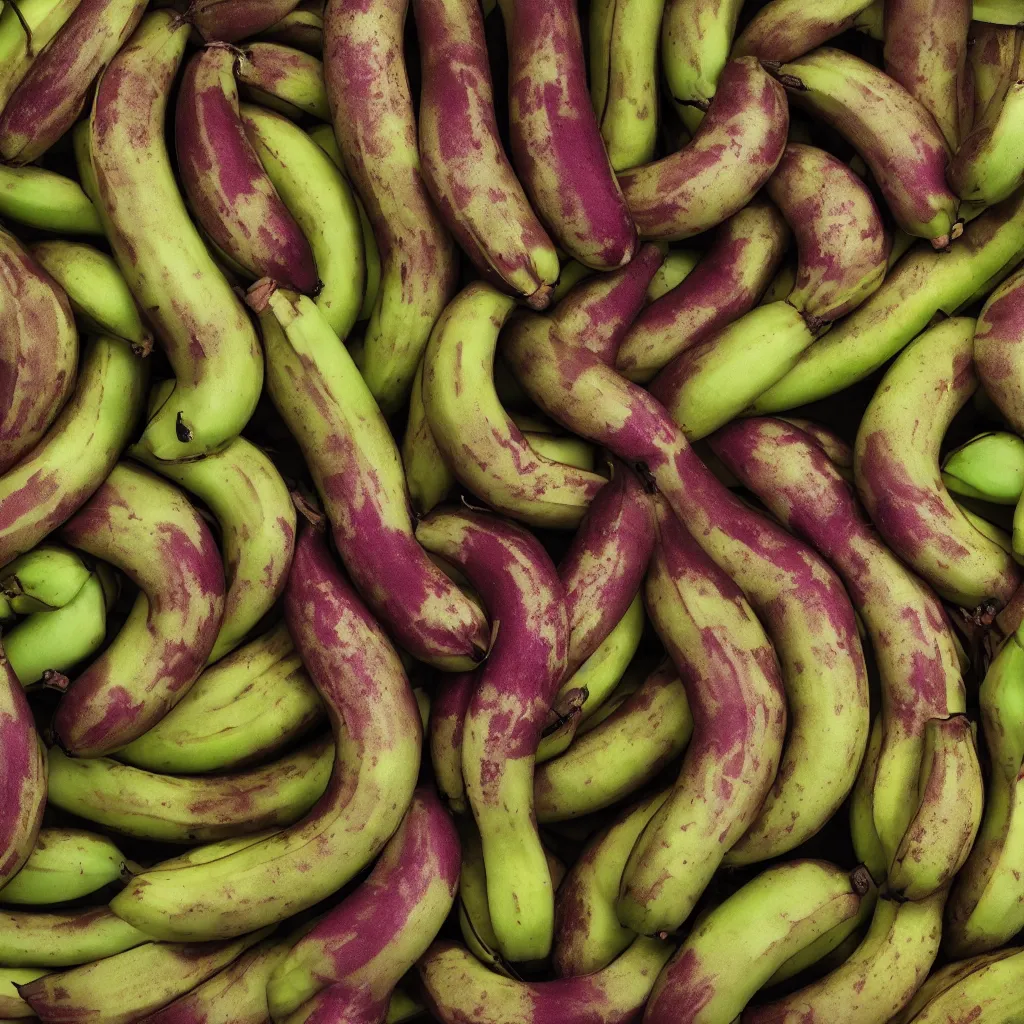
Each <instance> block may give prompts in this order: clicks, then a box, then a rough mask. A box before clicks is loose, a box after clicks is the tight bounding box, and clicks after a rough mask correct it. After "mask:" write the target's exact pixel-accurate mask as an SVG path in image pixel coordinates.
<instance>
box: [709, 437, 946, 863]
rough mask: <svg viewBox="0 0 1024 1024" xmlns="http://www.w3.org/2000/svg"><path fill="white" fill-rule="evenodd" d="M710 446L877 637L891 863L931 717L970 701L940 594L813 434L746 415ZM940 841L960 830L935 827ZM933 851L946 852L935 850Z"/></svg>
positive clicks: (877, 800)
mask: <svg viewBox="0 0 1024 1024" xmlns="http://www.w3.org/2000/svg"><path fill="white" fill-rule="evenodd" d="M712 448H713V450H714V451H715V453H716V454H717V455H718V457H719V458H720V459H722V461H723V462H724V463H725V464H726V466H727V467H728V468H729V469H730V470H731V471H732V472H733V473H735V475H736V476H737V478H738V479H739V480H740V482H741V483H742V484H743V485H744V486H745V487H747V488H748V489H749V490H751V491H753V493H754V494H755V495H756V496H757V497H758V498H760V499H761V500H762V501H763V502H764V503H765V504H766V505H767V507H768V509H769V511H771V512H772V513H773V514H775V515H777V516H778V517H779V519H780V520H781V521H782V523H783V524H784V525H786V526H787V527H789V528H790V529H792V530H793V531H794V532H796V533H797V534H799V535H801V536H803V537H805V538H806V539H807V540H808V541H809V542H810V543H812V544H813V545H814V547H816V548H817V549H818V551H819V552H820V553H821V554H822V555H823V556H824V557H825V558H826V559H828V561H829V563H830V564H831V565H833V566H834V567H835V569H836V571H837V572H838V574H839V575H840V577H841V578H842V579H843V582H844V583H845V584H846V587H847V591H848V592H849V594H850V597H851V600H852V602H853V604H854V607H855V608H856V610H857V611H858V612H859V613H860V615H861V618H862V619H863V621H864V625H865V627H866V629H867V633H868V636H869V638H870V640H871V645H872V648H873V653H874V659H875V663H876V665H877V667H878V673H879V682H880V687H881V695H882V701H881V704H882V722H883V725H882V731H883V735H882V746H881V750H880V752H879V763H878V769H877V775H876V778H875V781H874V785H873V807H872V817H873V819H874V825H875V829H876V831H877V833H878V837H879V839H880V841H881V844H882V847H883V849H884V851H885V861H886V867H888V865H889V864H890V863H891V862H892V858H893V856H894V855H895V852H896V849H897V847H898V846H899V844H900V842H901V841H902V839H903V836H904V834H905V833H906V831H907V826H908V825H909V823H910V819H911V817H912V816H913V814H914V811H915V809H916V804H915V799H914V796H915V792H916V789H917V781H918V777H919V772H920V766H921V757H922V751H923V749H924V733H925V728H926V725H927V722H928V721H929V720H930V719H933V718H945V717H948V716H950V715H956V714H960V713H962V712H963V711H964V710H965V707H966V705H965V700H966V698H965V693H964V682H963V679H962V677H961V673H960V664H959V657H958V654H957V649H956V646H955V644H954V642H953V637H952V633H951V630H950V627H949V623H948V620H947V619H946V616H945V612H944V611H943V608H942V605H941V603H940V602H939V600H938V598H937V597H936V596H935V594H934V593H933V592H932V591H931V590H930V589H929V588H928V587H927V586H926V585H925V584H924V583H923V582H922V581H921V580H919V579H918V578H917V577H915V576H913V575H911V574H910V573H909V572H908V571H907V569H906V568H904V566H903V565H902V564H901V563H900V562H899V561H897V559H896V557H895V556H894V555H893V554H892V552H891V551H890V550H889V549H888V548H887V547H885V546H884V545H883V544H882V543H881V541H880V540H879V538H878V535H877V534H876V533H875V532H874V530H873V529H872V528H871V526H870V525H869V523H868V522H867V520H866V518H865V516H864V514H863V512H862V511H861V510H860V508H859V507H858V506H857V504H856V502H855V499H854V495H853V492H852V489H851V488H850V486H849V485H848V484H847V483H846V481H845V480H843V478H842V477H841V476H840V475H839V472H838V470H837V469H836V468H835V467H834V466H833V465H832V463H831V462H830V461H829V459H828V457H827V455H826V454H825V451H824V449H823V448H821V447H820V446H819V445H818V444H817V443H816V442H815V441H814V440H813V438H811V437H810V435H806V434H803V433H802V432H801V431H800V430H799V429H798V428H796V427H794V426H792V425H791V424H788V423H785V422H784V421H782V420H773V419H752V420H740V421H737V422H735V423H733V424H730V426H729V427H727V428H725V429H724V430H722V431H720V432H719V433H718V434H716V435H715V437H714V439H713V441H712ZM929 841H930V842H933V843H935V844H936V846H938V845H939V844H940V843H942V844H945V843H953V844H954V845H957V848H959V840H958V837H956V836H952V835H948V834H941V835H933V836H930V837H929ZM934 855H935V856H936V858H938V857H940V856H941V854H940V852H939V851H938V850H936V851H934Z"/></svg>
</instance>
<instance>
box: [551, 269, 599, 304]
mask: <svg viewBox="0 0 1024 1024" xmlns="http://www.w3.org/2000/svg"><path fill="white" fill-rule="evenodd" d="M594 274H595V271H594V270H593V268H591V267H587V266H584V265H583V264H582V263H580V261H579V260H573V259H569V260H566V261H565V262H564V263H563V264H562V266H561V269H560V271H559V274H558V280H557V281H556V282H555V290H554V291H553V292H552V293H551V301H552V302H556V303H557V302H561V301H562V299H564V298H565V296H566V295H567V294H568V293H569V292H570V291H571V290H572V289H573V288H575V287H576V285H578V284H579V283H580V282H581V281H585V280H586V279H587V278H588V277H593V276H594Z"/></svg>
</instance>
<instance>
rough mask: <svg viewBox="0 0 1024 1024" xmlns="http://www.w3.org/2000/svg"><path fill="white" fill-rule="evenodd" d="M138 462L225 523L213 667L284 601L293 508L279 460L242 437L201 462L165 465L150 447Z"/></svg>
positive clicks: (138, 451)
mask: <svg viewBox="0 0 1024 1024" xmlns="http://www.w3.org/2000/svg"><path fill="white" fill-rule="evenodd" d="M132 454H133V455H134V456H135V458H137V459H139V461H140V462H143V463H145V464H146V465H148V466H149V467H150V468H151V469H154V470H156V472H158V473H160V474H161V475H163V476H165V477H167V479H168V480H171V481H173V482H174V483H176V484H178V485H180V486H181V487H184V488H186V489H187V490H188V491H190V492H191V493H192V494H195V495H196V496H197V497H199V498H201V499H202V501H203V502H204V504H205V505H206V507H207V508H208V509H209V510H210V511H211V512H212V513H213V514H214V516H215V517H216V519H217V523H218V525H219V526H220V544H221V548H222V550H223V554H224V575H225V583H226V587H227V591H226V593H225V596H224V617H223V619H222V620H221V623H220V632H219V633H218V634H217V640H216V642H215V643H214V645H213V650H212V651H211V652H210V656H209V658H208V660H207V663H208V664H209V663H212V662H215V661H219V660H220V659H221V658H222V657H224V655H225V654H228V653H229V652H230V651H233V650H234V649H235V648H236V647H237V646H238V645H239V644H240V643H242V641H243V640H244V639H245V637H246V636H247V634H248V633H249V632H250V631H251V630H252V629H253V628H254V627H255V626H256V624H257V623H258V622H259V621H260V619H262V618H263V616H264V615H265V614H266V613H267V612H268V611H270V609H271V607H272V606H273V605H274V603H275V602H276V601H277V599H278V598H279V597H280V596H281V593H282V591H283V590H284V584H285V580H286V579H287V577H288V569H289V567H290V566H291V561H292V549H293V547H294V546H295V506H294V505H293V504H292V499H291V495H290V494H289V492H288V486H287V485H286V484H285V482H284V480H282V479H281V474H280V473H279V472H278V471H277V469H276V467H275V466H274V463H273V462H271V461H270V459H269V458H268V457H267V455H266V454H265V453H264V452H263V451H261V450H260V449H259V448H257V447H256V446H255V445H254V444H252V443H251V442H250V441H247V440H246V439H245V438H243V437H236V438H235V439H234V440H233V441H230V442H229V443H228V445H227V447H225V448H222V449H221V450H220V451H218V452H214V453H213V454H211V455H208V456H206V458H204V459H200V460H198V461H196V462H180V463H166V462H160V461H159V460H157V459H154V458H153V457H152V456H151V455H150V454H149V452H147V451H146V450H145V449H144V448H141V447H139V448H135V449H133V450H132Z"/></svg>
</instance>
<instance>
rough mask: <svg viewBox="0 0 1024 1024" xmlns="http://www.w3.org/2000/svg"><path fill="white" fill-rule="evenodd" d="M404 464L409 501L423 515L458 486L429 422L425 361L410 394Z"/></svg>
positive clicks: (403, 455) (421, 364) (417, 370)
mask: <svg viewBox="0 0 1024 1024" xmlns="http://www.w3.org/2000/svg"><path fill="white" fill-rule="evenodd" d="M402 465H403V466H404V467H405V483H406V486H407V487H408V488H409V499H410V500H411V501H412V507H413V508H414V509H415V510H416V512H417V513H418V514H419V515H421V516H425V515H426V514H427V513H428V512H429V511H430V510H431V509H432V508H434V506H435V505H438V504H440V503H441V502H442V501H443V500H444V498H445V496H446V495H447V494H448V492H449V491H450V490H451V489H452V488H453V487H454V486H455V474H454V473H453V472H452V471H451V470H450V469H449V468H448V463H447V462H445V461H444V456H443V455H442V454H441V449H440V448H438V447H437V441H435V440H434V435H433V433H432V432H431V430H430V424H429V423H428V422H427V410H426V407H425V406H424V404H423V360H422V359H421V360H420V364H419V366H417V367H416V375H415V376H414V377H413V379H412V390H411V392H410V394H409V418H408V420H407V421H406V425H405V434H404V435H403V437H402Z"/></svg>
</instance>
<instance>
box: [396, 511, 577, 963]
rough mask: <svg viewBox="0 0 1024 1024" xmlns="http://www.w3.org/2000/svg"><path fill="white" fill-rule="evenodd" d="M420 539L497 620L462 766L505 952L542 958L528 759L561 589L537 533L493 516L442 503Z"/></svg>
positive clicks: (542, 909)
mask: <svg viewBox="0 0 1024 1024" xmlns="http://www.w3.org/2000/svg"><path fill="white" fill-rule="evenodd" d="M416 539H417V540H418V541H419V542H420V543H421V544H422V545H423V546H424V547H425V548H426V549H427V550H428V551H432V552H433V553H435V554H438V555H440V556H441V557H443V558H445V559H447V560H448V561H450V562H453V563H454V564H455V565H456V566H458V568H459V569H460V570H461V571H462V572H464V573H465V574H466V576H467V578H468V579H469V581H470V583H471V584H472V585H473V586H474V587H475V588H476V590H477V591H478V593H479V594H480V597H481V598H482V600H483V602H484V604H485V605H486V606H487V609H488V612H489V614H490V617H491V619H492V620H493V621H494V622H496V623H498V628H497V630H496V636H495V639H494V643H493V644H492V646H491V649H490V652H489V654H488V657H487V661H486V662H485V663H484V664H483V666H482V667H481V669H480V671H479V679H478V681H477V684H476V689H475V690H474V692H473V695H472V697H471V699H470V702H469V706H468V708H467V710H466V717H465V723H464V727H463V737H462V772H463V778H464V780H465V786H466V795H467V797H468V802H469V805H470V808H471V809H472V811H473V817H474V818H475V819H476V822H477V827H478V828H479V830H480V835H481V839H482V841H483V848H484V860H485V863H486V865H487V902H488V906H489V908H490V912H491V920H492V923H493V925H494V930H495V934H496V935H497V937H498V943H499V947H500V949H501V952H502V954H503V955H504V956H505V958H506V959H508V960H513V961H518V960H534V959H539V958H541V957H544V956H547V954H548V951H549V950H550V947H551V935H552V928H553V916H554V893H553V891H552V887H551V882H550V878H549V876H548V872H547V868H546V862H545V859H544V850H543V848H542V846H541V843H540V837H539V835H538V833H537V826H536V821H535V819H534V817H533V814H532V805H533V785H534V759H535V757H536V752H537V746H538V745H539V743H540V739H541V733H542V731H543V728H544V725H545V722H546V720H547V715H548V711H549V709H550V707H551V703H552V701H553V700H554V697H555V694H556V692H557V690H558V685H559V683H560V682H561V681H562V678H563V676H564V674H565V666H566V658H567V656H568V642H569V628H568V617H567V614H566V606H565V590H564V588H563V586H562V583H561V581H560V580H559V578H558V574H557V572H556V570H555V566H554V564H553V563H552V561H551V558H550V556H549V555H548V554H547V553H546V552H545V550H544V548H543V547H541V545H540V543H539V542H538V541H537V540H536V538H534V537H533V536H532V535H531V534H529V533H527V531H525V530H524V529H522V527H519V526H516V525H514V524H512V523H510V522H508V521H507V520H503V519H499V518H497V517H496V516H491V515H487V514H484V513H477V512H470V511H454V510H449V511H445V510H438V511H436V512H433V513H431V514H430V515H429V516H427V517H426V518H425V519H423V520H422V521H421V522H420V524H419V526H418V527H417V529H416Z"/></svg>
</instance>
